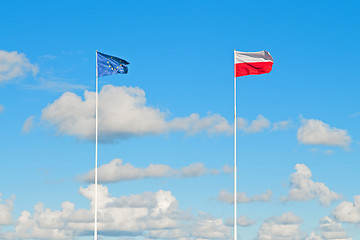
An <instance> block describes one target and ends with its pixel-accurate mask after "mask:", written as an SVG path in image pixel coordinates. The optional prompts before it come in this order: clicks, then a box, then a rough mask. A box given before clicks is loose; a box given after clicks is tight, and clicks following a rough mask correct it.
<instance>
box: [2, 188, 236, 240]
mask: <svg viewBox="0 0 360 240" xmlns="http://www.w3.org/2000/svg"><path fill="white" fill-rule="evenodd" d="M79 192H80V194H81V195H83V196H84V197H86V198H88V199H89V200H90V209H76V208H75V205H74V204H73V203H71V202H68V201H67V202H63V203H62V205H61V210H52V209H49V208H45V207H44V205H43V204H42V203H39V204H37V205H36V206H35V208H34V213H33V215H32V214H31V213H30V212H28V211H23V212H22V213H21V215H20V216H19V217H18V219H17V221H16V225H15V226H14V229H13V230H10V231H8V232H5V233H4V234H3V236H2V237H3V238H5V239H73V238H74V237H81V236H91V235H92V231H93V224H94V216H93V215H94V214H93V213H94V185H90V186H89V187H87V188H80V190H79ZM98 230H99V233H100V234H101V235H103V236H117V237H120V236H125V237H126V236H133V237H136V236H138V237H144V236H145V237H147V238H154V239H157V238H159V239H164V238H167V239H194V238H195V239H196V238H197V239H204V240H205V239H227V238H228V237H229V235H230V234H231V228H230V227H228V226H226V225H225V224H224V223H223V221H222V220H221V219H216V218H213V217H211V216H209V215H208V214H199V216H195V215H193V214H192V213H191V212H189V211H182V210H179V209H178V202H177V200H176V198H175V197H174V196H173V195H172V194H171V192H170V191H163V190H159V191H157V192H155V193H152V192H145V193H142V194H137V195H130V196H121V197H119V198H116V197H112V196H111V195H110V193H109V191H108V189H107V188H106V187H104V186H102V185H99V186H98Z"/></svg>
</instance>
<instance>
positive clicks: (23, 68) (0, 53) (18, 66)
mask: <svg viewBox="0 0 360 240" xmlns="http://www.w3.org/2000/svg"><path fill="white" fill-rule="evenodd" d="M38 71H39V69H38V66H36V65H34V64H31V63H30V61H29V59H27V58H26V56H25V54H23V53H18V52H16V51H14V52H7V51H4V50H0V82H5V81H9V80H11V79H14V78H17V77H22V76H25V75H26V74H27V73H32V74H33V75H36V74H37V73H38Z"/></svg>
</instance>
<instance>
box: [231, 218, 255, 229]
mask: <svg viewBox="0 0 360 240" xmlns="http://www.w3.org/2000/svg"><path fill="white" fill-rule="evenodd" d="M236 223H237V225H239V226H242V227H249V226H252V225H254V224H255V223H256V222H255V221H254V220H252V219H250V218H248V217H246V216H240V217H238V219H237V221H236Z"/></svg>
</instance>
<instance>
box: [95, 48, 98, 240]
mask: <svg viewBox="0 0 360 240" xmlns="http://www.w3.org/2000/svg"><path fill="white" fill-rule="evenodd" d="M97 54H98V51H97V50H96V87H95V88H96V95H95V99H96V100H95V209H94V211H95V220H94V223H95V224H94V240H97V190H98V189H97V187H98V186H97V185H98V179H97V157H98V115H99V113H98V85H99V81H98V62H97Z"/></svg>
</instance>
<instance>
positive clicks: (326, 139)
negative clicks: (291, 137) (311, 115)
mask: <svg viewBox="0 0 360 240" xmlns="http://www.w3.org/2000/svg"><path fill="white" fill-rule="evenodd" d="M297 139H298V141H299V142H300V143H303V144H310V145H328V146H340V147H346V146H349V145H350V143H351V137H350V136H349V135H348V132H347V131H346V130H342V129H338V128H334V127H330V126H329V124H326V123H324V122H322V121H320V120H317V119H302V126H301V127H300V128H299V129H298V132H297Z"/></svg>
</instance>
